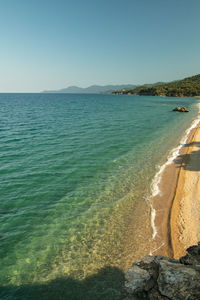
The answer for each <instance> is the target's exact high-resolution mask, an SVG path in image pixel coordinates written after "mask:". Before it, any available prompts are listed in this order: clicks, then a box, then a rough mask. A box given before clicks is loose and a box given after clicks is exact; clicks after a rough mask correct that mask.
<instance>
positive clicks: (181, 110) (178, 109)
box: [173, 106, 189, 112]
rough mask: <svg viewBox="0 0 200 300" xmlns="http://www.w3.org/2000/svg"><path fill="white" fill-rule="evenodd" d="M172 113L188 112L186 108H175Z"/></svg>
mask: <svg viewBox="0 0 200 300" xmlns="http://www.w3.org/2000/svg"><path fill="white" fill-rule="evenodd" d="M173 111H179V112H189V110H188V109H187V108H186V107H184V106H183V107H175V108H174V109H173Z"/></svg>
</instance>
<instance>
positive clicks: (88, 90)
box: [43, 82, 162, 94]
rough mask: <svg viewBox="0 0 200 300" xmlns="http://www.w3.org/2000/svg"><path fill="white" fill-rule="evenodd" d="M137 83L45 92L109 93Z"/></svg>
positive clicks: (126, 88)
mask: <svg viewBox="0 0 200 300" xmlns="http://www.w3.org/2000/svg"><path fill="white" fill-rule="evenodd" d="M159 84H162V83H160V82H157V83H154V84H146V86H152V85H159ZM138 86H139V85H136V84H121V85H91V86H89V87H86V88H81V87H78V86H69V87H67V88H63V89H60V90H49V91H48V90H47V91H43V93H69V94H109V93H111V92H113V91H117V90H123V89H125V90H129V89H134V88H136V87H138Z"/></svg>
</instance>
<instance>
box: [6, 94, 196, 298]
mask: <svg viewBox="0 0 200 300" xmlns="http://www.w3.org/2000/svg"><path fill="white" fill-rule="evenodd" d="M198 101H199V100H197V99H194V98H166V97H142V96H126V95H124V96H115V95H75V94H71V95H70V94H0V162H1V163H0V191H1V192H0V296H1V297H0V298H1V299H93V298H92V297H94V295H95V297H96V299H117V298H118V297H120V296H119V295H120V291H119V289H120V287H119V284H118V283H117V284H116V282H118V281H117V280H119V282H120V280H121V278H122V277H121V275H122V273H121V272H122V270H124V265H125V261H126V260H127V259H128V257H129V256H130V255H131V254H130V253H131V251H132V250H131V247H129V246H130V245H131V244H135V245H136V246H137V247H136V248H138V245H139V243H138V244H137V240H138V239H139V236H138V232H137V234H136V233H135V234H134V232H131V234H130V232H129V230H127V228H129V227H131V226H130V224H133V223H134V224H136V226H137V224H139V223H138V219H137V218H140V217H141V216H142V212H141V216H138V215H135V214H134V211H135V209H136V206H137V205H138V203H141V202H144V201H145V197H146V196H147V195H148V194H149V193H150V183H151V181H152V179H153V177H154V175H155V173H156V172H157V171H158V165H161V164H163V163H164V162H165V160H166V157H167V155H168V154H169V151H170V150H171V149H172V148H173V147H175V146H177V144H178V142H179V141H180V137H181V136H182V135H183V134H184V132H185V130H186V129H187V128H188V127H189V126H190V124H191V122H192V120H194V119H195V117H196V116H197V114H198V109H197V105H196V104H197V102H198ZM177 105H185V106H187V107H188V108H189V109H190V110H191V111H190V113H188V114H180V113H174V112H171V110H172V109H173V108H174V107H175V106H177ZM138 230H139V228H138ZM141 239H142V237H141ZM129 243H130V245H129ZM127 248H128V249H129V248H130V250H129V251H127ZM98 274H100V275H98ZM95 276H96V277H95ZM98 276H99V277H98ZM115 276H116V278H118V279H116V280H115V283H113V282H112V280H113V278H115ZM105 278H107V279H106V280H105ZM91 280H94V282H95V284H96V285H95V284H91V282H93V281H91ZM95 280H96V281H95ZM105 281H106V282H105ZM97 282H98V283H97ZM115 284H116V286H115ZM63 286H65V287H67V288H66V290H65V289H64V290H63ZM91 286H92V287H91ZM86 290H87V291H86ZM77 291H79V292H77ZM88 291H89V292H88ZM77 293H78V294H77ZM83 294H84V295H85V296H84V297H83V296H82V295H83ZM31 297H32V298H31ZM90 297H91V298H90ZM106 297H107V298H106Z"/></svg>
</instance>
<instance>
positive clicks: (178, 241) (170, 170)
mask: <svg viewBox="0 0 200 300" xmlns="http://www.w3.org/2000/svg"><path fill="white" fill-rule="evenodd" d="M199 156H200V123H198V124H197V125H196V127H195V128H193V129H192V130H191V131H190V133H189V136H188V137H187V141H186V143H184V144H183V146H182V147H181V149H180V151H179V154H178V156H177V157H176V158H175V159H174V160H173V162H172V163H170V164H168V165H167V166H166V167H165V169H164V171H163V173H162V179H161V181H160V183H159V189H160V191H161V193H159V194H158V195H156V196H154V197H153V198H152V199H150V202H151V205H152V208H153V210H154V211H155V213H156V214H155V219H154V224H153V225H154V226H155V228H154V230H155V229H156V232H154V237H153V241H152V247H151V251H150V253H151V254H153V255H165V256H169V257H175V258H179V257H180V256H183V255H184V254H185V251H186V248H188V247H189V246H191V245H193V244H197V242H198V241H200V159H199Z"/></svg>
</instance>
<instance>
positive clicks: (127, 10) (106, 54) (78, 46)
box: [0, 0, 200, 92]
mask: <svg viewBox="0 0 200 300" xmlns="http://www.w3.org/2000/svg"><path fill="white" fill-rule="evenodd" d="M199 14H200V1H199V0H0V92H40V91H41V90H44V89H59V88H63V87H67V86H69V85H78V86H82V87H86V86H89V85H91V84H101V85H104V84H122V83H133V84H142V83H150V82H156V81H170V80H175V79H180V78H184V77H187V76H190V75H193V74H198V73H200V34H199V31H200V17H199Z"/></svg>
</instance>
